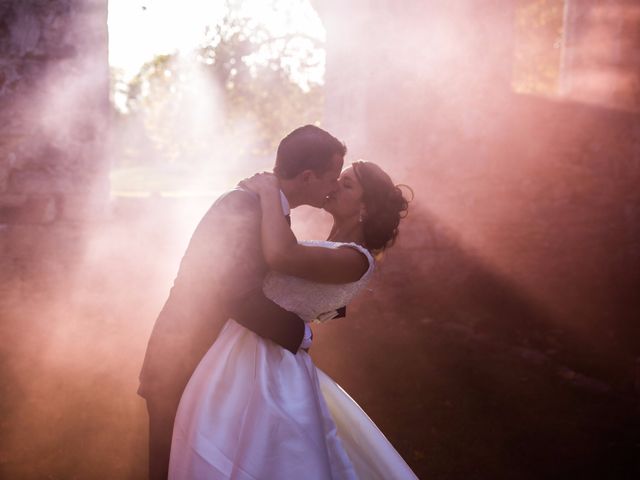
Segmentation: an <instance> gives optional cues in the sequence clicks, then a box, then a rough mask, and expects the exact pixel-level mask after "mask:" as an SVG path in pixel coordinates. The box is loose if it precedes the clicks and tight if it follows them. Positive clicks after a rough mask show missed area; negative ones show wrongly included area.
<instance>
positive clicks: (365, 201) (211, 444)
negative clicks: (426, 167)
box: [169, 161, 416, 480]
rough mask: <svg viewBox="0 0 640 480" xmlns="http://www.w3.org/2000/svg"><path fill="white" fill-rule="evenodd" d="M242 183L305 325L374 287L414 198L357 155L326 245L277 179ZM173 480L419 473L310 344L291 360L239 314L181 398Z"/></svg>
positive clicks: (286, 298) (330, 203)
mask: <svg viewBox="0 0 640 480" xmlns="http://www.w3.org/2000/svg"><path fill="white" fill-rule="evenodd" d="M241 186H242V187H244V188H247V189H250V190H253V191H254V192H256V193H257V194H258V195H259V196H260V203H261V208H262V223H261V229H262V230H261V236H262V247H263V252H264V256H265V260H266V262H267V264H268V265H269V267H270V268H271V269H272V271H271V273H269V274H268V275H267V277H266V278H265V281H264V284H263V290H264V292H265V295H266V296H267V297H269V298H270V299H272V300H273V301H275V302H276V303H278V304H279V305H280V306H282V307H283V308H285V309H286V310H289V311H292V312H295V313H297V314H298V315H299V316H300V317H301V318H303V319H304V320H305V321H307V322H310V321H314V320H315V321H325V320H327V319H328V318H331V314H327V313H326V312H332V311H335V310H336V309H337V308H339V307H341V306H343V305H346V304H347V303H348V302H349V301H350V300H351V299H352V298H353V297H354V296H355V295H357V294H358V293H359V292H360V291H361V290H362V289H363V288H364V287H365V285H366V284H367V282H368V281H369V278H370V277H371V274H372V272H373V269H374V266H375V260H374V255H375V254H378V253H380V252H382V251H383V250H384V249H385V248H387V247H389V246H390V245H392V244H393V241H394V240H395V237H396V235H397V233H398V224H399V222H400V218H401V217H402V216H403V214H404V213H406V211H407V200H406V199H405V198H404V196H403V194H402V191H401V190H400V188H398V187H397V186H394V184H393V182H392V181H391V179H390V178H389V176H388V175H387V174H386V173H385V172H384V171H383V170H382V169H380V167H378V166H377V165H375V164H374V163H371V162H362V161H360V162H355V163H354V164H353V165H352V166H350V167H348V168H346V169H345V170H344V171H343V172H342V174H341V175H340V179H339V188H338V189H337V191H336V192H335V194H333V195H332V196H330V197H329V198H328V199H327V202H326V204H325V206H324V209H325V210H326V211H327V212H329V213H330V214H331V215H332V216H333V220H334V222H333V227H332V229H331V232H330V234H329V238H328V240H326V241H303V242H298V241H297V240H296V238H295V236H294V234H293V232H292V231H291V229H290V228H289V225H288V223H287V221H286V219H285V217H284V215H283V212H282V207H281V202H280V194H279V187H278V181H277V178H276V177H275V176H274V175H272V174H268V173H262V174H257V175H254V176H253V177H252V178H250V179H248V180H245V181H243V182H242V183H241ZM169 478H170V479H179V480H184V479H238V480H249V479H252V480H255V479H274V480H289V479H305V480H314V479H317V480H325V479H358V478H360V479H367V480H368V479H384V480H387V479H414V478H416V477H415V475H414V474H413V472H412V471H411V469H410V468H409V467H408V465H407V464H406V463H405V462H404V460H403V459H402V457H401V456H400V455H399V454H398V453H397V452H396V450H395V449H394V448H393V446H392V445H391V444H390V443H389V442H388V441H387V439H386V438H385V437H384V435H383V434H382V433H381V432H380V430H378V428H377V427H376V425H375V424H374V423H373V422H372V421H371V419H369V417H368V416H367V415H366V413H364V411H362V409H360V407H359V406H358V405H357V404H356V403H355V402H354V401H353V399H351V397H349V395H348V394H347V393H346V392H345V391H344V390H342V389H341V388H340V386H339V385H337V384H336V383H335V382H333V381H332V380H331V378H329V377H328V376H327V375H326V374H324V373H323V372H322V371H321V370H320V369H318V368H317V367H316V366H315V365H314V364H313V361H312V360H311V357H310V356H309V355H308V354H307V352H305V351H301V352H299V353H298V354H296V355H294V354H292V353H291V352H289V351H287V350H285V349H283V348H281V347H280V346H278V345H276V344H275V343H272V342H270V341H268V340H265V339H263V338H261V337H259V336H257V335H256V334H254V333H253V332H251V331H250V330H247V329H246V328H244V327H242V326H240V325H239V324H238V323H236V322H235V321H234V320H233V319H229V320H228V321H227V323H226V324H225V326H224V328H223V330H222V332H221V333H220V336H219V337H218V339H217V340H216V342H215V343H214V344H213V345H212V346H211V348H210V349H209V351H208V352H207V354H206V355H205V356H204V358H203V359H202V361H201V362H200V364H199V365H198V367H197V368H196V370H195V372H194V374H193V376H192V377H191V379H190V381H189V383H188V385H187V387H186V389H185V391H184V393H183V395H182V399H181V400H180V406H179V407H178V412H177V415H176V419H175V424H174V429H173V440H172V444H171V459H170V464H169Z"/></svg>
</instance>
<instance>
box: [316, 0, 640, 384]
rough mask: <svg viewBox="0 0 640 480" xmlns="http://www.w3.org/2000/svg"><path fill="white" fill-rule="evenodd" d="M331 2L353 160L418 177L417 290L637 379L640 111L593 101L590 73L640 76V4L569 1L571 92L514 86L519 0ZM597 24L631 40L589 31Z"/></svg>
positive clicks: (407, 246)
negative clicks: (636, 7)
mask: <svg viewBox="0 0 640 480" xmlns="http://www.w3.org/2000/svg"><path fill="white" fill-rule="evenodd" d="M317 3H318V5H317V7H318V10H319V12H320V14H321V16H322V18H323V21H324V23H325V25H326V28H327V83H326V97H327V111H326V119H327V123H326V126H327V127H328V128H329V130H332V131H335V132H340V135H342V136H344V137H345V138H346V141H347V145H348V147H349V149H350V156H351V159H355V158H357V157H364V158H367V159H370V160H374V161H376V162H378V163H380V164H382V165H383V166H385V167H387V168H388V169H389V171H390V172H391V173H392V174H394V176H395V178H396V179H397V180H398V181H402V182H405V183H408V184H410V185H411V186H412V187H413V188H414V190H415V192H416V200H415V202H413V204H412V209H413V213H412V214H410V216H409V218H408V219H407V220H406V222H405V224H404V227H403V232H402V234H401V235H402V238H401V241H400V243H399V246H398V247H397V248H396V250H395V251H394V252H392V253H391V254H392V255H393V257H394V261H396V262H398V265H399V266H400V265H401V268H406V269H407V270H409V271H411V279H410V282H409V285H408V287H407V288H406V289H405V291H404V292H405V294H406V295H405V297H406V301H407V302H411V301H412V299H411V295H413V296H419V297H420V298H421V299H422V300H423V301H424V302H425V305H424V306H423V308H424V310H425V314H426V313H429V314H433V315H445V316H448V317H450V318H457V319H458V320H460V321H465V322H468V323H470V324H472V325H473V326H474V327H477V328H480V329H482V328H485V329H489V330H491V331H492V333H494V334H496V335H503V336H505V337H506V338H507V339H508V340H510V341H513V342H516V341H522V342H531V341H535V338H539V339H540V342H539V343H540V345H539V346H540V348H551V349H552V350H553V349H555V350H559V349H565V350H567V349H568V350H572V352H573V354H574V358H573V360H576V355H577V353H576V352H582V354H581V355H582V357H581V358H582V359H583V360H584V362H583V363H585V365H583V366H585V368H587V369H589V368H590V369H591V370H592V372H593V371H596V370H598V369H599V368H600V366H598V365H596V364H597V363H607V362H608V361H610V360H611V361H612V364H615V366H611V364H610V365H609V367H607V368H608V374H612V375H613V373H612V372H613V371H614V370H616V371H617V373H616V374H620V375H627V378H629V377H630V376H629V374H630V372H632V360H631V359H632V358H633V356H634V355H640V343H639V342H638V340H637V339H638V338H639V335H638V327H637V318H640V317H639V315H640V301H639V300H638V299H637V295H636V293H635V292H636V290H637V286H638V285H640V274H639V273H638V272H640V189H638V188H637V186H638V185H640V115H638V111H637V108H635V106H634V104H633V102H632V101H629V102H626V103H625V104H624V105H623V106H624V107H625V108H621V105H619V101H620V99H621V98H623V97H621V96H619V95H618V96H615V95H614V96H606V95H605V96H603V95H600V93H599V92H601V90H598V91H595V90H594V91H593V92H592V93H593V95H592V96H591V97H588V98H584V95H585V94H586V93H585V92H588V91H589V88H587V87H588V85H587V86H585V87H584V88H582V87H581V84H580V83H579V82H581V81H586V80H584V79H585V78H586V77H584V75H583V74H584V72H585V71H590V72H592V73H596V74H597V73H598V72H602V71H604V73H606V74H608V73H609V70H606V69H604V67H603V65H604V66H606V59H607V57H608V56H612V62H613V63H612V64H611V65H614V64H615V65H618V66H619V67H620V68H622V69H623V70H624V78H625V79H627V80H625V82H626V83H625V85H632V84H633V82H634V81H635V82H638V81H639V80H640V74H639V73H638V72H640V60H639V59H638V58H639V57H638V56H637V51H638V48H639V47H640V44H639V39H638V38H637V36H631V37H629V36H628V35H627V34H626V33H625V32H627V33H628V31H630V30H633V29H631V27H630V23H632V22H636V23H635V24H634V25H635V30H633V31H638V23H637V22H638V18H637V15H636V16H633V15H631V16H629V15H626V16H623V17H621V16H620V14H621V13H624V12H626V10H625V8H631V4H630V3H629V2H626V1H617V2H607V8H608V9H609V10H610V11H611V12H613V13H612V15H613V14H615V15H614V17H615V18H614V17H611V15H608V14H607V15H605V14H604V13H602V12H600V14H599V15H600V16H597V15H595V14H594V13H593V10H594V8H595V7H594V5H596V4H597V3H598V2H584V3H581V2H571V9H570V13H571V19H570V22H569V23H571V28H572V30H571V32H570V33H571V38H570V39H569V40H570V42H569V47H570V50H571V51H570V52H568V56H569V57H570V59H571V62H570V61H569V59H567V64H568V66H567V68H571V69H572V70H571V71H565V77H564V81H565V85H564V87H565V92H564V94H563V93H562V91H561V92H559V93H558V95H555V96H551V97H540V96H528V95H518V94H516V93H514V91H513V90H512V88H511V79H512V59H513V52H514V33H513V31H514V18H515V11H514V9H515V5H516V2H510V1H495V2H473V1H463V2H455V4H454V5H452V4H450V3H447V5H446V6H445V5H444V4H443V3H442V2H422V1H416V2H406V3H404V2H403V6H402V8H399V7H398V6H396V4H395V3H394V2H390V1H365V0H361V1H359V2H353V4H350V10H349V12H346V11H345V8H344V6H343V5H341V4H340V2H334V1H330V0H327V1H324V2H317ZM581 8H585V9H587V10H589V11H588V12H582V14H580V9H581ZM609 10H608V11H609ZM611 12H610V13H611ZM605 13H606V12H605ZM594 15H595V16H594ZM616 15H617V17H616ZM616 18H620V19H621V18H624V22H623V24H621V23H620V22H616V21H615V19H616ZM576 19H578V20H576ZM580 19H582V20H580ZM634 19H635V20H634ZM587 20H588V22H587ZM576 22H577V23H576ZM580 22H583V23H582V24H580V25H582V26H579V25H578V24H579V23H580ZM584 22H587V23H588V25H587V27H588V28H589V29H590V31H606V35H605V37H606V38H607V39H609V42H608V43H607V44H606V45H609V46H611V45H613V46H615V49H617V50H616V51H615V52H609V51H608V50H606V48H608V47H606V45H604V47H606V48H605V50H602V48H603V45H602V44H595V45H589V44H586V43H584V42H588V41H590V40H589V39H590V38H592V37H590V36H589V35H585V34H580V35H578V33H577V32H585V28H587V27H585V26H584V25H583V24H584ZM623 27H624V28H623ZM618 37H620V41H616V40H615V39H617V38H618ZM612 39H613V40H612ZM594 51H596V52H598V54H597V55H592V56H591V57H589V58H591V60H589V58H587V57H585V56H584V55H582V56H581V57H580V62H581V63H580V64H578V60H577V59H578V56H579V53H580V52H594ZM590 61H591V64H589V65H587V63H588V62H590ZM578 65H579V66H580V70H579V72H578ZM605 70H606V71H605ZM578 73H580V75H578ZM569 77H571V89H568V90H567V87H566V82H567V81H568V80H569ZM600 87H601V86H600ZM627 91H628V90H627ZM598 95H600V96H599V97H598ZM595 97H598V98H595ZM614 97H615V99H616V102H618V103H616V102H611V101H609V100H611V99H612V98H614ZM625 98H627V97H625ZM629 98H632V97H629ZM578 99H579V100H581V101H580V102H578V101H576V100H578ZM591 100H593V101H591ZM603 100H606V101H603ZM426 303H429V305H427V304H426ZM436 304H438V305H439V307H438V308H435V307H434V305H436ZM416 328H419V326H416ZM553 332H556V333H557V334H558V335H560V336H563V338H564V340H563V341H562V342H560V344H561V345H562V348H560V347H557V346H556V347H553V346H550V345H551V344H554V343H557V342H556V340H557V339H555V340H554V339H551V340H550V337H553V336H554V335H555V333H553ZM520 333H521V334H522V335H520ZM569 344H571V345H569ZM601 354H602V355H601ZM618 355H620V358H617V356H618ZM614 357H616V358H617V360H620V362H618V361H617V360H616V361H613V360H612V359H613V358H614ZM622 357H624V358H622ZM585 359H586V360H585ZM576 361H577V360H576ZM586 363H589V365H586ZM603 368H604V367H603ZM599 373H602V372H601V371H600V372H599Z"/></svg>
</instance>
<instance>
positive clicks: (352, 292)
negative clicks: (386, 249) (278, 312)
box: [262, 240, 375, 322]
mask: <svg viewBox="0 0 640 480" xmlns="http://www.w3.org/2000/svg"><path fill="white" fill-rule="evenodd" d="M299 243H300V244H301V245H312V246H319V247H325V248H339V247H346V246H348V247H351V248H355V249H357V250H359V251H361V252H362V253H364V254H365V255H366V256H367V259H368V260H369V268H368V269H367V271H366V272H365V274H364V275H363V276H362V277H361V278H360V279H359V280H358V281H356V282H352V283H342V284H332V283H319V282H313V281H311V280H306V279H304V278H299V277H293V276H291V275H285V274H283V273H279V272H274V271H272V272H269V273H268V274H267V276H266V278H265V279H264V284H263V287H262V289H263V290H264V294H265V295H266V296H267V297H268V298H270V299H271V300H273V301H274V302H275V303H277V304H278V305H280V306H281V307H282V308H284V309H285V310H289V311H290V312H294V313H295V314H297V315H298V316H299V317H300V318H302V319H303V320H304V321H306V322H310V321H313V320H317V321H325V320H328V319H330V318H333V315H331V314H327V312H333V311H335V310H336V309H337V308H340V307H344V306H345V305H347V304H348V303H349V302H350V301H351V300H352V299H353V297H355V296H356V295H357V294H358V293H359V292H360V291H362V289H363V288H364V287H365V286H366V285H367V283H368V282H369V278H370V277H371V273H372V272H373V268H374V265H375V261H374V260H373V257H372V256H371V254H370V253H369V251H368V250H367V249H365V248H364V247H361V246H360V245H357V244H355V243H340V242H330V241H328V240H310V241H301V242H299Z"/></svg>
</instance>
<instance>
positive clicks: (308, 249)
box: [247, 174, 369, 283]
mask: <svg viewBox="0 0 640 480" xmlns="http://www.w3.org/2000/svg"><path fill="white" fill-rule="evenodd" d="M247 185H248V187H249V188H251V189H253V190H254V191H256V192H257V193H258V194H259V195H260V204H261V206H262V224H261V235H262V249H263V253H264V257H265V261H266V262H267V265H269V267H270V268H272V269H273V270H277V271H279V272H283V273H287V274H289V275H294V276H296V277H302V278H306V279H308V280H314V281H317V282H323V283H349V282H355V281H357V280H359V279H360V278H361V277H362V275H364V274H365V272H366V271H367V269H368V268H369V261H368V259H367V257H366V256H365V255H364V254H363V253H362V252H360V251H358V250H356V249H354V248H337V249H329V248H323V247H314V246H307V245H299V244H298V241H297V239H296V237H295V235H294V234H293V232H292V231H291V228H290V227H289V225H288V224H287V221H286V219H285V217H284V214H283V212H282V204H281V202H280V190H279V189H278V185H277V181H276V179H275V177H273V176H268V174H261V175H260V176H258V177H254V179H252V180H250V181H249V182H248V184H247Z"/></svg>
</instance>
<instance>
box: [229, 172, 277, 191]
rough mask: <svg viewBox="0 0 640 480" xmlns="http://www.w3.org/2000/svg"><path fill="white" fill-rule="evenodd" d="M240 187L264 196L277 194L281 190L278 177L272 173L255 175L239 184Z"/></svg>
mask: <svg viewBox="0 0 640 480" xmlns="http://www.w3.org/2000/svg"><path fill="white" fill-rule="evenodd" d="M238 186H239V187H241V188H244V189H247V190H251V191H252V192H255V193H257V194H258V195H260V196H262V195H264V194H267V193H273V192H277V191H278V190H279V188H280V185H279V184H278V177H276V176H275V175H274V174H273V173H270V172H259V173H255V174H254V175H252V176H251V177H249V178H245V179H244V180H242V181H240V183H238Z"/></svg>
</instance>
